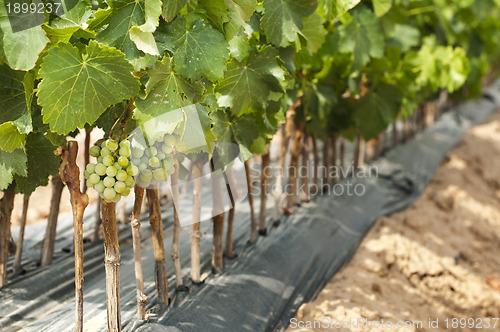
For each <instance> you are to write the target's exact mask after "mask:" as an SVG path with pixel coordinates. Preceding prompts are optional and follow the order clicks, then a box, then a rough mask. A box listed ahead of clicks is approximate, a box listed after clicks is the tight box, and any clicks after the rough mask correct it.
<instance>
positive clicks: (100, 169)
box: [95, 163, 107, 176]
mask: <svg viewBox="0 0 500 332" xmlns="http://www.w3.org/2000/svg"><path fill="white" fill-rule="evenodd" d="M106 168H107V167H106V165H104V164H101V163H99V164H97V165H96V166H95V172H96V174H97V175H99V176H103V175H105V174H106Z"/></svg>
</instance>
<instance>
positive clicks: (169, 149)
mask: <svg viewBox="0 0 500 332" xmlns="http://www.w3.org/2000/svg"><path fill="white" fill-rule="evenodd" d="M161 150H162V151H163V153H165V154H169V153H172V151H173V148H172V147H171V146H170V145H167V144H163V145H162V146H161Z"/></svg>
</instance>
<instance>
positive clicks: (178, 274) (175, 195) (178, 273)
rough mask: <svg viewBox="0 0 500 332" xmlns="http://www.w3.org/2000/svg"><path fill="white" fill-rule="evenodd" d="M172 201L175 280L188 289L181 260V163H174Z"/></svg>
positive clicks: (182, 287)
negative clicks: (179, 208) (183, 276)
mask: <svg viewBox="0 0 500 332" xmlns="http://www.w3.org/2000/svg"><path fill="white" fill-rule="evenodd" d="M171 191H172V201H173V206H174V234H173V238H172V253H171V254H170V256H171V257H172V261H173V262H174V270H175V282H176V283H177V291H186V290H187V288H186V287H185V286H184V282H183V280H182V270H181V260H180V254H179V245H180V235H181V223H180V220H179V213H178V211H177V208H178V206H179V204H180V198H179V164H178V163H177V162H175V163H174V173H173V174H172V190H171Z"/></svg>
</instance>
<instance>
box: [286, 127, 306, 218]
mask: <svg viewBox="0 0 500 332" xmlns="http://www.w3.org/2000/svg"><path fill="white" fill-rule="evenodd" d="M305 127H306V122H305V121H299V122H298V123H296V130H295V135H294V137H293V144H292V151H291V152H292V158H291V160H290V168H289V169H290V172H289V175H288V187H287V189H288V190H287V204H286V207H287V209H288V210H289V211H292V207H293V205H295V204H298V203H299V199H298V194H297V191H298V190H297V189H298V177H299V172H298V171H299V169H298V168H299V157H300V152H301V150H302V143H303V141H304V136H305Z"/></svg>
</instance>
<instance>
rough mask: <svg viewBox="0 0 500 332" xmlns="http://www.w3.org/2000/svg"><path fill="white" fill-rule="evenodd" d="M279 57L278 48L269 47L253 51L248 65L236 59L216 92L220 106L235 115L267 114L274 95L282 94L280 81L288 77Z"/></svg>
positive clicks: (230, 64) (247, 62)
mask: <svg viewBox="0 0 500 332" xmlns="http://www.w3.org/2000/svg"><path fill="white" fill-rule="evenodd" d="M277 56H278V51H277V50H276V49H275V48H272V47H267V48H264V49H263V50H261V51H260V52H255V51H253V52H252V53H251V54H250V56H249V57H248V60H247V61H246V63H245V62H239V61H236V60H234V59H233V60H232V61H231V62H230V63H229V65H228V69H227V71H226V73H225V75H224V79H223V80H222V82H221V83H220V84H219V85H218V86H217V89H216V92H217V96H218V97H217V102H218V104H219V106H221V107H230V108H231V111H232V112H233V114H235V115H240V114H244V113H252V112H256V111H257V112H258V111H260V112H265V110H266V103H267V101H268V100H269V99H270V97H271V94H272V93H278V94H280V93H282V92H283V88H282V86H281V85H280V81H281V80H283V79H284V75H285V73H284V71H283V69H282V68H281V67H280V65H279V64H278V62H277Z"/></svg>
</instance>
